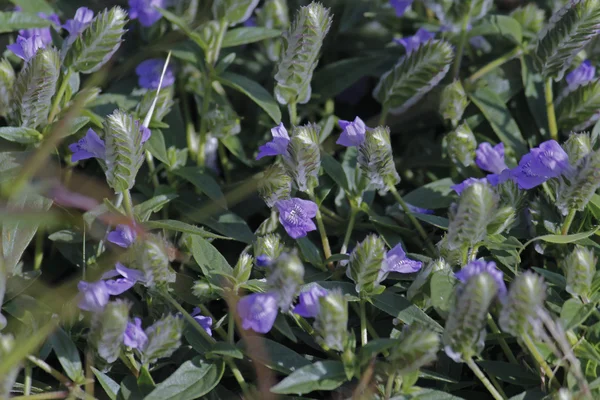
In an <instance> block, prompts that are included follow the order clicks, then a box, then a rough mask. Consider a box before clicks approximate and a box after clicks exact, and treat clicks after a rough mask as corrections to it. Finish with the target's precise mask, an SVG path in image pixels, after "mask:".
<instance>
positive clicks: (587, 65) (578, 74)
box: [566, 60, 596, 91]
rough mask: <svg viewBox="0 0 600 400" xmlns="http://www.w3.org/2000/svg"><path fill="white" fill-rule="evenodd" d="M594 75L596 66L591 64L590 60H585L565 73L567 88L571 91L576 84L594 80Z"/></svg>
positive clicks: (579, 84)
mask: <svg viewBox="0 0 600 400" xmlns="http://www.w3.org/2000/svg"><path fill="white" fill-rule="evenodd" d="M595 75H596V68H595V67H594V66H593V65H592V62H591V61H590V60H585V61H584V62H582V63H581V64H580V65H579V67H577V68H575V69H574V70H573V71H571V72H570V73H569V74H568V75H567V77H566V80H567V84H568V85H569V90H570V91H573V90H575V89H576V88H577V87H578V86H582V85H585V84H586V83H588V82H591V81H592V80H594V77H595Z"/></svg>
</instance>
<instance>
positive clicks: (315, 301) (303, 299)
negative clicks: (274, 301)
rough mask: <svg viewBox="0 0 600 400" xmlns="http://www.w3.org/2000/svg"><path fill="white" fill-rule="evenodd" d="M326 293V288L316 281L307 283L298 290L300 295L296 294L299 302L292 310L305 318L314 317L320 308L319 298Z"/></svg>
mask: <svg viewBox="0 0 600 400" xmlns="http://www.w3.org/2000/svg"><path fill="white" fill-rule="evenodd" d="M326 295H327V290H325V289H323V288H322V287H321V286H319V285H317V284H316V283H315V284H311V285H308V286H307V287H306V288H305V289H303V290H302V291H301V292H300V295H299V296H298V302H299V303H298V305H297V306H296V307H294V312H295V313H296V314H298V315H300V316H302V317H305V318H316V316H317V315H319V310H320V309H321V306H320V304H319V298H321V297H323V296H326Z"/></svg>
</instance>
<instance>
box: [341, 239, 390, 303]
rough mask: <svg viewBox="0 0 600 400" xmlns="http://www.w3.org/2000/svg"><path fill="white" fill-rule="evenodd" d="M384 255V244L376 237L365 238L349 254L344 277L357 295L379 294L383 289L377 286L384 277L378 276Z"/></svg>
mask: <svg viewBox="0 0 600 400" xmlns="http://www.w3.org/2000/svg"><path fill="white" fill-rule="evenodd" d="M385 254H386V251H385V243H384V242H383V240H382V239H381V238H380V237H379V236H377V235H369V236H367V237H366V238H365V240H363V241H362V242H360V243H359V244H357V245H356V247H355V248H354V250H353V251H352V254H350V262H349V263H348V269H347V270H346V275H347V276H348V278H350V279H352V281H354V283H355V284H356V292H357V293H358V294H359V295H361V296H363V295H364V296H370V295H374V294H379V293H381V292H382V291H383V290H384V289H385V287H384V286H382V285H380V284H379V283H380V282H381V281H382V280H384V279H385V275H386V274H383V275H382V274H380V271H381V268H382V267H383V263H384V261H385Z"/></svg>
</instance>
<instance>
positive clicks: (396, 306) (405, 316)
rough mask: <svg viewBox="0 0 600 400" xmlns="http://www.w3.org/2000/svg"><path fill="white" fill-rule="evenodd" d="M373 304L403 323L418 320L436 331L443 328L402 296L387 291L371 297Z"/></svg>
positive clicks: (440, 330) (441, 330)
mask: <svg viewBox="0 0 600 400" xmlns="http://www.w3.org/2000/svg"><path fill="white" fill-rule="evenodd" d="M373 305H374V306H375V307H377V308H379V309H380V310H381V311H384V312H386V313H388V314H389V315H391V316H392V317H394V318H398V319H399V320H400V321H402V322H404V323H405V324H409V325H410V324H412V323H415V322H420V323H421V324H423V325H425V326H428V327H430V328H431V329H433V330H434V331H436V332H443V330H444V328H442V327H441V325H440V324H438V323H437V322H436V321H434V320H433V319H432V318H431V317H430V316H429V315H427V314H425V313H424V312H423V310H421V309H420V308H419V307H417V306H415V305H414V304H412V303H411V302H410V301H409V300H407V299H406V297H404V296H400V295H398V294H395V293H392V292H389V291H387V292H384V293H382V294H380V295H378V296H375V297H373Z"/></svg>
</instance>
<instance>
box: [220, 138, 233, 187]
mask: <svg viewBox="0 0 600 400" xmlns="http://www.w3.org/2000/svg"><path fill="white" fill-rule="evenodd" d="M218 146H219V147H218V150H219V159H220V160H221V166H222V167H223V175H224V176H225V183H230V182H231V174H230V173H229V170H230V169H231V168H230V164H229V158H227V149H226V148H225V145H224V144H223V143H221V141H219V145H218Z"/></svg>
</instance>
